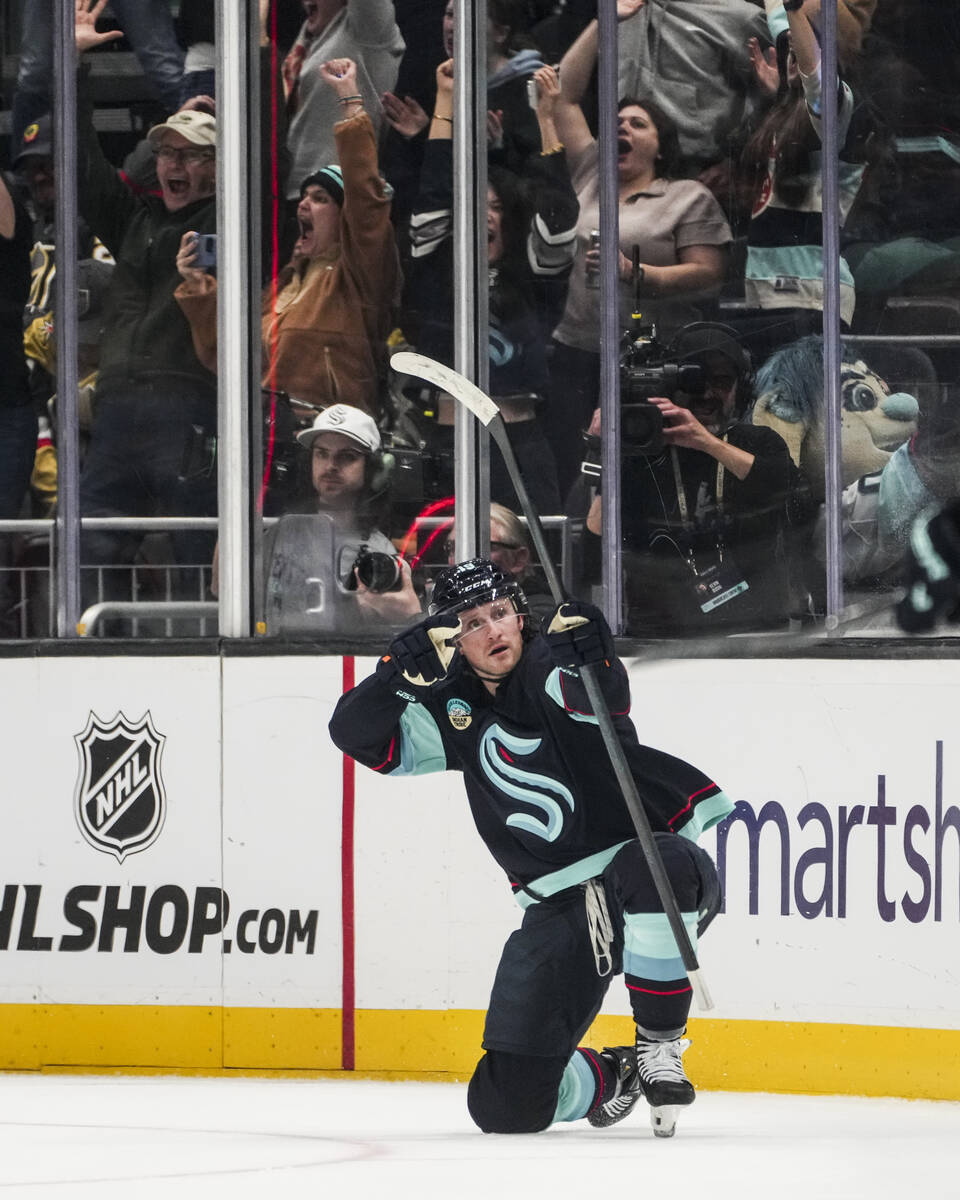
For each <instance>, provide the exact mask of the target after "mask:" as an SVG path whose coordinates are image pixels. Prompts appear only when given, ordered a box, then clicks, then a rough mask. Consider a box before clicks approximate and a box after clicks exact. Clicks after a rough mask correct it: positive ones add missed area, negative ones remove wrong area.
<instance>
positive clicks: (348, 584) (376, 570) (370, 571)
mask: <svg viewBox="0 0 960 1200" xmlns="http://www.w3.org/2000/svg"><path fill="white" fill-rule="evenodd" d="M358 579H359V581H360V582H361V583H362V584H363V586H364V587H365V588H369V589H370V591H371V592H399V591H400V588H401V587H402V586H403V571H402V568H401V566H400V559H399V558H398V557H397V556H396V555H395V554H385V553H384V552H383V551H382V550H371V549H370V547H369V546H368V545H367V544H366V542H364V543H363V544H362V545H361V547H360V549H359V550H358V551H357V557H356V559H355V560H354V564H353V567H352V568H351V570H350V573H349V575H348V576H347V578H346V579H345V580H344V587H345V588H346V589H347V591H356V588H357V584H356V581H357V580H358Z"/></svg>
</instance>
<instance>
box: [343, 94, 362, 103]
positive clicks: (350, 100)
mask: <svg viewBox="0 0 960 1200" xmlns="http://www.w3.org/2000/svg"><path fill="white" fill-rule="evenodd" d="M337 103H338V104H355V103H361V104H362V103H363V97H362V96H360V95H356V96H338V97H337Z"/></svg>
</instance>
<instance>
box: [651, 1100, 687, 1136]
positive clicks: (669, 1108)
mask: <svg viewBox="0 0 960 1200" xmlns="http://www.w3.org/2000/svg"><path fill="white" fill-rule="evenodd" d="M683 1107H684V1106H683V1105H682V1104H661V1105H660V1106H659V1107H658V1108H651V1109H650V1125H651V1127H652V1129H653V1133H654V1136H655V1137H661V1138H668V1137H673V1135H674V1133H675V1132H676V1129H677V1115H678V1113H679V1112H680V1109H681V1108H683Z"/></svg>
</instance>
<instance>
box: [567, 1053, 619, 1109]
mask: <svg viewBox="0 0 960 1200" xmlns="http://www.w3.org/2000/svg"><path fill="white" fill-rule="evenodd" d="M616 1087H617V1079H616V1075H615V1073H614V1071H613V1068H612V1067H611V1066H610V1064H609V1063H608V1062H606V1061H605V1060H604V1059H602V1058H601V1057H600V1055H599V1054H597V1053H596V1051H594V1050H589V1049H587V1047H586V1046H582V1047H581V1048H580V1049H579V1050H575V1051H574V1052H573V1056H572V1057H571V1059H570V1061H569V1062H568V1063H567V1066H566V1068H565V1070H564V1072H563V1078H562V1079H561V1080H560V1093H559V1095H558V1096H557V1111H556V1112H555V1113H554V1114H553V1119H554V1121H579V1120H580V1118H581V1117H585V1116H586V1115H587V1113H588V1112H590V1111H591V1109H593V1108H594V1107H596V1105H597V1104H599V1103H600V1102H601V1100H607V1099H609V1098H611V1097H612V1096H613V1094H614V1092H615V1091H616Z"/></svg>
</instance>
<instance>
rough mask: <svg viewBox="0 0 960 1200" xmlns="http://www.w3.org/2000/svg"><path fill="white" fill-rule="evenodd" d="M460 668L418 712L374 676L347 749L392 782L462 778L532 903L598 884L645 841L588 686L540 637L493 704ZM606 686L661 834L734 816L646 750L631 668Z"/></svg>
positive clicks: (339, 739)
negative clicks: (633, 708) (634, 843)
mask: <svg viewBox="0 0 960 1200" xmlns="http://www.w3.org/2000/svg"><path fill="white" fill-rule="evenodd" d="M457 661H458V660H455V664H454V669H453V671H452V672H451V675H450V676H448V678H447V680H446V681H445V682H444V683H443V684H441V685H438V686H437V687H435V688H434V689H433V690H431V691H430V692H424V693H422V694H423V699H422V700H421V701H419V702H408V701H406V700H404V699H402V698H401V697H399V696H397V695H396V694H395V693H394V691H393V690H392V688H391V687H390V685H389V683H388V682H385V681H384V679H382V678H380V677H379V676H378V675H372V676H371V677H370V678H368V679H366V680H364V681H363V682H362V683H361V684H359V685H358V686H357V687H355V688H354V689H353V690H352V691H350V692H348V693H347V694H346V695H345V696H343V697H342V698H341V700H340V702H339V704H338V705H337V708H336V711H335V712H334V714H333V718H332V720H331V722H330V734H331V737H332V738H333V740H334V742H335V743H336V745H337V746H339V747H340V749H341V750H343V751H344V753H346V754H349V755H350V756H351V757H353V758H355V759H356V760H357V761H358V762H360V763H362V764H363V765H364V766H367V767H370V768H371V769H372V770H374V771H379V772H381V773H382V774H385V775H419V774H425V773H427V772H431V771H445V770H453V771H461V772H462V773H463V776H464V782H465V784H466V789H467V796H468V799H469V802H470V808H471V811H472V813H473V819H474V822H475V823H476V826H477V830H478V831H479V833H480V836H481V837H482V838H483V840H484V842H485V843H486V845H487V847H488V848H489V850H490V852H491V853H492V854H493V856H494V858H495V859H496V860H497V862H498V863H499V864H500V866H501V867H502V868H503V869H504V871H505V872H506V873H507V876H508V877H509V879H510V881H511V884H512V886H513V888H514V891H515V892H516V893H517V898H518V900H520V902H521V903H530V902H533V901H534V900H536V899H539V898H542V897H546V896H550V895H554V894H556V893H557V892H559V891H561V890H563V888H565V887H570V886H572V885H574V884H576V883H582V882H583V881H584V880H586V879H590V878H592V877H593V876H595V875H597V874H599V873H600V872H601V871H602V870H603V869H604V867H605V866H606V865H607V863H609V862H610V860H611V859H612V858H613V856H614V854H616V852H617V850H619V848H620V847H621V846H622V845H623V844H624V843H625V842H627V841H629V840H630V839H631V838H633V837H635V836H636V832H635V830H634V826H633V822H632V819H631V817H630V814H629V812H628V810H627V807H626V803H625V801H624V799H623V796H622V795H621V792H620V788H619V786H618V784H617V782H616V777H615V775H614V772H613V768H612V766H611V765H610V760H609V757H608V755H607V752H606V749H605V748H604V745H603V739H602V737H601V734H600V730H599V727H598V725H597V721H596V718H595V717H594V716H593V715H592V710H591V709H590V705H589V701H588V699H587V695H586V691H585V689H584V687H583V684H582V682H581V681H580V678H579V676H578V675H577V674H576V673H573V672H567V671H564V670H561V669H560V668H558V667H556V666H555V665H554V663H553V659H552V658H551V655H550V651H549V648H548V646H547V644H546V642H545V640H544V639H543V638H542V637H537V638H535V639H533V641H531V642H530V643H528V644H527V646H526V647H525V650H524V653H523V657H522V658H521V660H520V662H519V663H518V665H517V667H516V668H515V669H514V671H513V672H512V673H511V675H510V676H509V677H508V679H507V680H506V681H505V682H504V683H502V684H501V685H500V687H499V688H498V689H497V692H496V695H491V694H490V693H489V692H488V691H487V690H486V688H485V687H484V686H483V684H482V683H481V682H480V680H479V679H477V678H476V677H475V676H474V675H473V674H471V673H470V672H468V671H464V670H462V669H461V670H457V667H456V662H457ZM597 675H598V679H599V682H600V685H601V687H602V689H603V692H604V695H605V697H606V699H607V702H608V704H609V705H610V709H611V712H612V713H613V718H614V725H615V727H616V730H617V734H618V736H619V738H620V742H621V744H622V746H623V748H624V750H625V752H626V756H627V762H628V764H629V766H630V769H631V771H632V773H633V777H634V779H635V780H636V782H637V788H638V790H639V792H640V796H641V799H642V801H643V804H644V808H645V810H646V813H647V816H648V817H649V820H650V825H651V827H652V828H653V830H654V831H655V832H656V831H663V832H671V833H677V834H681V835H682V836H684V837H688V838H690V839H691V840H694V841H695V840H696V839H697V838H698V837H699V835H700V833H702V832H703V830H704V829H708V828H709V827H710V826H711V825H714V824H716V823H717V822H718V821H720V820H722V819H723V818H724V817H726V816H727V814H728V813H730V812H731V811H732V810H733V805H732V803H731V802H730V800H729V799H728V798H727V796H726V795H724V793H723V792H722V791H721V789H720V788H719V787H718V786H717V784H716V783H714V782H713V781H712V780H711V779H709V778H708V777H707V776H706V775H704V774H703V773H702V772H701V771H698V770H697V769H696V767H693V766H691V765H690V764H689V763H687V762H684V761H683V760H682V759H679V758H675V757H673V756H672V755H669V754H665V753H663V752H662V751H660V750H654V749H651V748H650V747H648V746H642V745H640V743H639V741H638V739H637V734H636V730H635V729H634V726H633V723H632V721H631V720H630V716H629V704H630V689H629V683H628V680H627V673H626V670H625V669H624V667H623V664H622V663H621V662H620V661H619V660H616V659H615V660H613V662H612V663H611V665H609V666H604V667H601V668H600V669H599V670H598V672H597Z"/></svg>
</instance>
